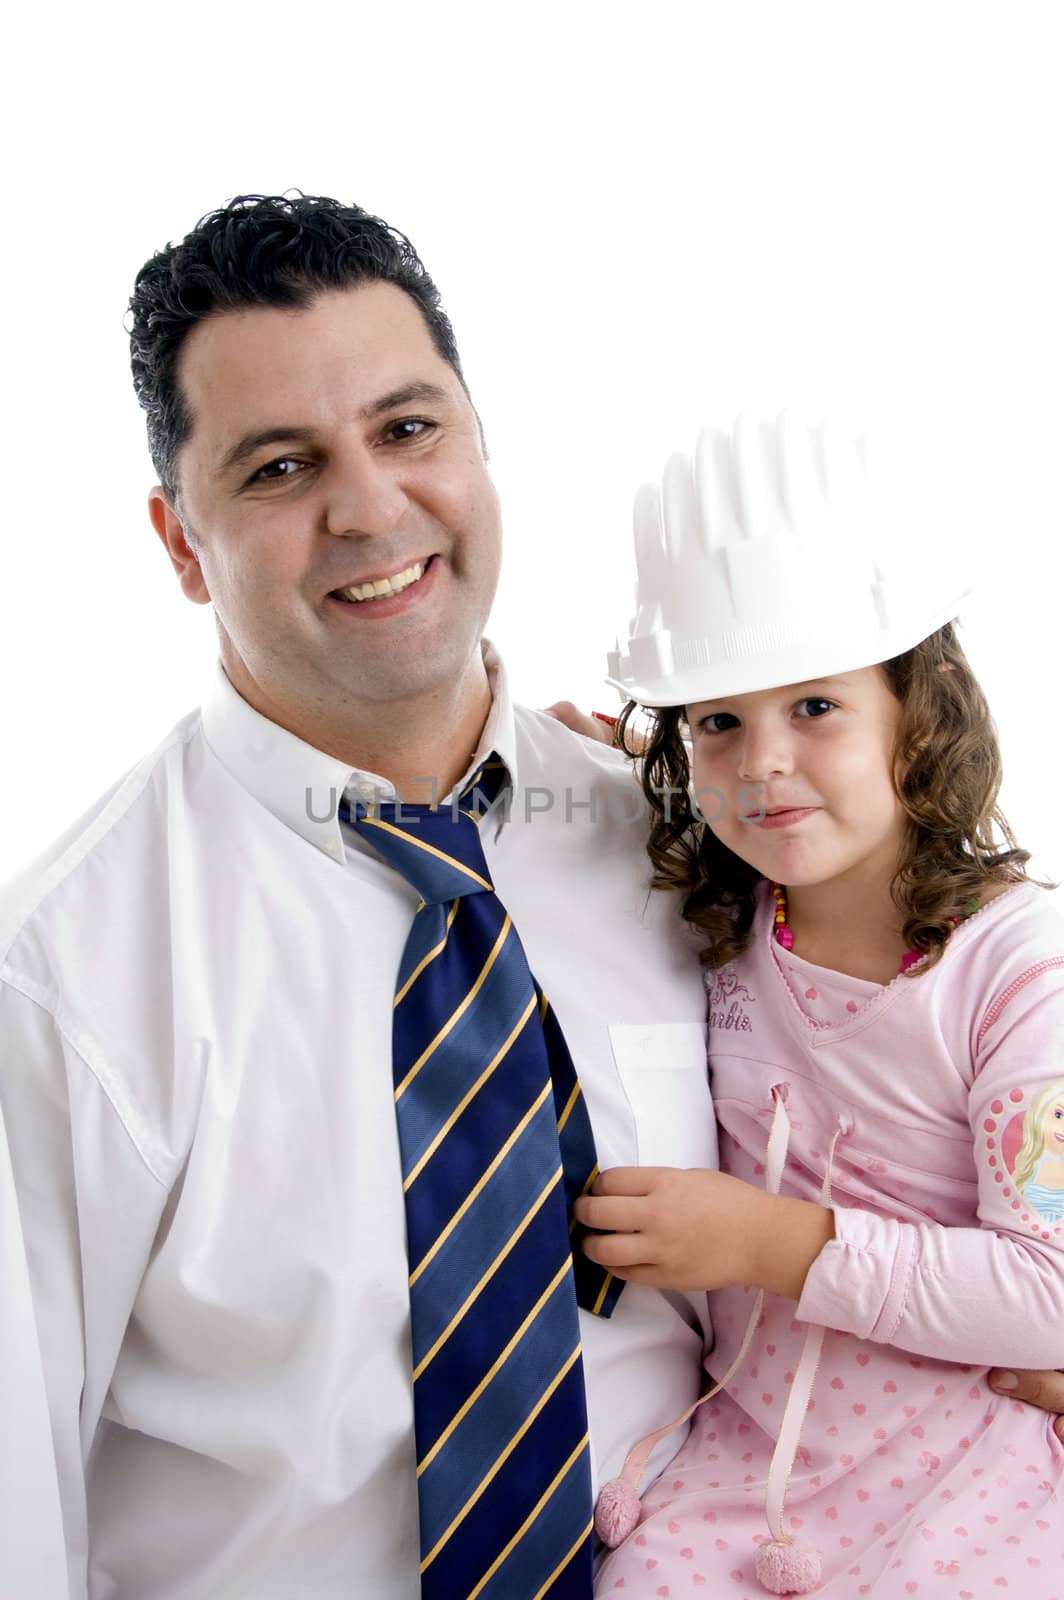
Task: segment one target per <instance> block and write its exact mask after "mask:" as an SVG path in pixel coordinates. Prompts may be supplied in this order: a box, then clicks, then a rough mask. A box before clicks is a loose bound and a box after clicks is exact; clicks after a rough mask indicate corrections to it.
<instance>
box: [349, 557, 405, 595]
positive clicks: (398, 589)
mask: <svg viewBox="0 0 1064 1600" xmlns="http://www.w3.org/2000/svg"><path fill="white" fill-rule="evenodd" d="M424 571H425V563H424V562H423V561H415V562H414V565H413V566H412V567H407V568H405V570H404V571H402V572H397V573H395V574H394V576H393V577H391V578H378V579H377V581H376V583H355V584H352V585H351V587H350V588H349V589H337V591H336V592H337V594H338V595H342V596H343V598H344V599H345V600H379V599H380V598H381V596H382V595H386V594H402V592H403V590H404V589H409V587H410V585H411V584H412V583H416V582H417V580H418V579H419V578H420V577H421V576H422V575H423V574H424Z"/></svg>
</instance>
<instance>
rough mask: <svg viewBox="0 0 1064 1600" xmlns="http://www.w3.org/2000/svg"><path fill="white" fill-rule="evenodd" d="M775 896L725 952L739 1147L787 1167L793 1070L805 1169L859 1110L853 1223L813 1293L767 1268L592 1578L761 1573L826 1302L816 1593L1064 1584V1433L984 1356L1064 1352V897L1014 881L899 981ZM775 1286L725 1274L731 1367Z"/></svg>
mask: <svg viewBox="0 0 1064 1600" xmlns="http://www.w3.org/2000/svg"><path fill="white" fill-rule="evenodd" d="M772 913H773V906H772V901H771V898H770V896H769V894H768V892H767V890H765V891H763V892H762V894H761V897H760V899H759V903H758V908H757V914H756V918H755V922H754V927H753V930H752V934H751V939H750V943H749V946H748V949H747V950H746V951H745V952H744V954H743V955H742V956H741V957H740V958H739V959H738V960H737V961H735V962H733V963H730V964H729V965H727V966H725V967H723V968H721V969H719V970H718V971H716V972H714V973H712V974H710V975H709V978H708V983H707V987H708V990H709V1013H710V1015H709V1022H710V1033H709V1041H710V1042H709V1055H710V1069H711V1081H712V1088H713V1097H714V1103H715V1107H716V1112H717V1118H718V1122H719V1125H720V1135H721V1166H722V1168H723V1169H724V1170H725V1171H727V1172H731V1173H733V1174H735V1175H736V1176H737V1177H740V1178H742V1179H744V1180H746V1181H747V1182H749V1183H752V1184H755V1185H757V1186H759V1187H760V1186H762V1185H763V1184H764V1181H765V1178H764V1158H765V1147H766V1142H767V1138H768V1131H769V1126H770V1124H771V1121H772V1114H773V1093H772V1091H773V1089H774V1088H777V1089H778V1090H779V1091H780V1092H782V1094H783V1095H784V1096H785V1103H786V1109H787V1116H788V1119H789V1122H790V1141H789V1146H788V1154H787V1161H786V1165H785V1169H784V1177H783V1182H782V1190H781V1192H782V1193H784V1194H790V1195H796V1196H799V1197H801V1198H803V1199H807V1200H814V1201H817V1200H819V1199H820V1197H821V1188H822V1184H823V1180H824V1176H825V1172H826V1170H827V1166H828V1162H829V1153H830V1151H831V1145H832V1140H833V1139H835V1136H836V1134H837V1135H838V1137H837V1139H836V1140H835V1152H834V1158H833V1160H832V1161H831V1204H832V1207H833V1210H834V1216H835V1228H836V1238H835V1240H834V1241H833V1242H832V1243H830V1244H829V1245H827V1246H826V1247H825V1248H824V1249H823V1250H822V1251H821V1253H820V1255H819V1256H818V1257H817V1259H816V1261H815V1262H814V1264H813V1266H812V1268H811V1269H810V1271H809V1273H808V1276H807V1278H806V1282H805V1286H804V1290H803V1293H802V1296H801V1299H800V1301H799V1303H798V1305H797V1306H795V1304H794V1302H793V1301H791V1300H787V1299H783V1298H781V1297H778V1296H772V1295H769V1296H766V1299H765V1304H764V1310H763V1314H762V1316H761V1318H760V1320H759V1323H758V1327H757V1331H756V1333H755V1335H754V1339H753V1343H752V1345H751V1348H750V1351H749V1353H748V1355H747V1356H746V1358H745V1360H744V1361H743V1363H742V1364H741V1366H740V1368H739V1370H738V1371H737V1372H736V1374H735V1376H734V1377H733V1378H732V1379H731V1380H730V1381H729V1383H728V1385H727V1389H726V1392H724V1393H722V1394H721V1395H720V1396H719V1397H718V1398H717V1399H716V1400H715V1401H712V1402H710V1403H709V1404H708V1405H706V1406H705V1407H703V1409H702V1410H701V1411H700V1412H699V1413H698V1414H697V1415H696V1419H695V1424H694V1426H693V1428H692V1432H691V1435H690V1438H689V1440H688V1442H687V1444H686V1445H685V1446H684V1448H683V1449H682V1450H681V1452H680V1454H679V1455H678V1456H677V1457H676V1459H675V1461H674V1462H673V1465H672V1467H671V1468H670V1469H669V1470H668V1471H667V1472H666V1473H665V1474H663V1475H662V1477H661V1478H660V1479H659V1480H658V1482H657V1483H655V1484H653V1485H652V1486H651V1488H650V1489H649V1490H648V1492H647V1494H646V1495H645V1497H644V1520H643V1522H642V1523H641V1525H640V1527H639V1529H638V1530H637V1532H636V1534H634V1535H633V1536H632V1537H631V1538H630V1539H629V1540H628V1541H627V1542H626V1543H625V1545H624V1546H622V1547H621V1549H619V1550H617V1551H616V1552H615V1553H614V1554H613V1556H611V1557H610V1559H609V1560H608V1561H607V1562H606V1563H605V1564H604V1566H603V1567H602V1569H601V1571H600V1573H599V1575H598V1580H597V1584H596V1592H597V1593H600V1594H603V1595H607V1594H611V1593H612V1591H613V1589H614V1588H615V1587H618V1586H619V1585H621V1583H622V1580H623V1588H624V1589H625V1590H626V1591H627V1593H628V1595H629V1596H643V1595H646V1596H655V1597H657V1596H665V1595H668V1596H676V1595H681V1594H686V1593H687V1592H688V1591H689V1590H690V1589H691V1588H692V1585H693V1586H695V1587H698V1586H700V1585H702V1584H704V1585H706V1589H705V1592H706V1593H719V1594H727V1595H729V1596H734V1600H763V1596H764V1591H763V1589H762V1588H761V1586H760V1584H759V1583H758V1581H757V1579H756V1576H755V1574H754V1556H755V1555H756V1550H757V1546H758V1544H759V1543H761V1542H763V1541H765V1540H766V1539H767V1538H768V1537H769V1530H768V1525H767V1522H766V1519H765V1511H764V1505H765V1492H766V1483H767V1479H768V1475H769V1467H770V1462H771V1460H772V1454H773V1449H774V1446H775V1442H776V1437H777V1434H778V1432H779V1428H780V1422H781V1419H782V1416H783V1411H784V1407H785V1405H786V1402H787V1398H788V1395H789V1393H790V1392H791V1386H792V1384H793V1383H794V1382H795V1374H796V1372H797V1371H798V1369H799V1364H800V1361H801V1356H802V1351H803V1348H804V1347H805V1343H806V1339H807V1335H808V1333H809V1329H810V1326H811V1325H813V1324H819V1325H822V1326H824V1327H826V1328H827V1329H829V1330H830V1331H829V1332H828V1333H827V1334H826V1336H825V1339H824V1345H823V1350H822V1353H821V1357H820V1362H819V1367H818V1370H817V1375H816V1379H815V1383H814V1386H813V1389H812V1393H811V1398H810V1402H809V1405H808V1408H807V1410H806V1412H805V1415H804V1422H803V1426H802V1432H801V1437H800V1439H799V1442H798V1447H797V1451H796V1453H795V1459H794V1461H793V1463H791V1466H792V1470H791V1471H790V1474H789V1488H788V1496H787V1503H786V1508H785V1523H784V1526H785V1528H786V1530H787V1532H788V1533H790V1534H793V1535H795V1536H800V1537H801V1538H804V1539H808V1540H810V1541H811V1542H812V1543H813V1544H815V1545H816V1546H817V1547H818V1548H819V1549H820V1551H821V1553H822V1557H823V1563H824V1569H823V1585H822V1587H821V1588H820V1589H818V1591H817V1593H818V1595H820V1596H821V1597H823V1600H859V1597H864V1596H871V1597H872V1600H907V1597H908V1596H910V1595H917V1596H919V1595H922V1594H923V1593H924V1592H925V1589H927V1588H928V1587H929V1586H930V1592H934V1593H939V1592H941V1593H943V1594H946V1595H950V1596H954V1595H955V1596H957V1597H958V1600H984V1597H986V1596H989V1595H992V1594H997V1593H998V1592H1000V1591H1002V1590H1004V1589H1006V1588H1010V1587H1015V1588H1017V1589H1018V1591H1019V1592H1020V1593H1022V1594H1023V1595H1024V1600H1064V1505H1062V1504H1061V1501H1062V1500H1064V1447H1062V1446H1061V1444H1060V1441H1059V1440H1058V1439H1057V1438H1056V1436H1055V1435H1054V1434H1053V1432H1052V1427H1051V1419H1050V1418H1047V1417H1046V1416H1045V1415H1044V1414H1043V1413H1041V1412H1038V1411H1036V1410H1034V1409H1033V1408H1031V1407H1029V1406H1022V1405H1018V1404H1017V1403H1015V1402H1013V1401H1010V1400H1009V1399H1007V1398H1006V1397H1002V1396H997V1395H994V1394H993V1393H991V1391H990V1390H989V1389H988V1388H987V1387H986V1384H985V1382H984V1376H985V1368H986V1367H988V1366H990V1365H1002V1366H1005V1365H1008V1366H1027V1367H1057V1366H1060V1365H1062V1364H1064V921H1062V920H1061V918H1060V917H1059V915H1058V914H1057V913H1056V912H1055V910H1054V909H1053V908H1052V906H1051V904H1050V902H1049V900H1048V898H1047V897H1046V896H1045V894H1044V893H1043V892H1042V891H1041V890H1039V889H1038V888H1036V887H1034V886H1032V885H1026V884H1018V885H1014V886H1012V887H1010V888H1009V889H1007V890H1006V891H1005V892H1004V893H1002V894H1000V895H999V896H998V897H997V898H996V899H994V900H992V901H990V902H989V903H988V904H987V905H986V906H984V907H983V909H982V910H980V911H978V912H977V913H976V914H975V915H974V916H972V917H970V918H969V919H968V920H967V921H965V922H963V923H961V924H960V926H959V927H958V928H957V929H956V930H955V931H954V933H953V935H952V937H951V938H950V940H949V943H948V945H947V947H946V950H945V952H944V953H943V956H942V959H941V960H940V961H939V962H938V963H937V964H936V965H935V966H934V967H933V968H930V969H929V970H927V971H926V972H924V973H923V974H922V975H920V976H911V977H909V976H900V977H898V978H896V979H895V980H894V981H893V982H892V983H890V984H888V985H879V984H874V983H869V982H864V981H862V980H859V979H854V978H850V977H847V976H845V975H843V974H839V973H833V972H830V971H827V970H825V969H823V968H820V967H816V966H813V965H812V964H811V963H809V962H807V961H804V960H802V958H801V957H800V956H799V955H797V954H796V953H794V952H787V951H784V950H782V949H781V948H780V946H779V945H777V944H776V943H775V941H774V940H773V938H772ZM753 1298H754V1297H753V1292H752V1291H751V1290H748V1289H744V1288H741V1287H735V1288H728V1289H722V1290H718V1291H715V1292H714V1293H713V1294H712V1295H711V1296H710V1301H711V1308H712V1314H713V1324H714V1328H715V1330H716V1334H717V1344H716V1348H715V1350H714V1352H713V1354H712V1356H711V1358H710V1361H709V1366H710V1370H711V1372H713V1373H714V1374H717V1375H723V1374H724V1372H725V1370H726V1368H727V1367H728V1366H729V1364H730V1363H731V1362H732V1360H733V1358H734V1357H735V1355H736V1353H737V1351H738V1349H739V1345H740V1341H741V1339H742V1335H743V1332H744V1330H745V1328H746V1325H747V1322H748V1319H749V1314H750V1308H751V1306H752V1304H753ZM946 1580H948V1581H946ZM714 1585H716V1587H714Z"/></svg>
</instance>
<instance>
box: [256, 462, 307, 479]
mask: <svg viewBox="0 0 1064 1600" xmlns="http://www.w3.org/2000/svg"><path fill="white" fill-rule="evenodd" d="M302 466H303V463H302V462H301V461H293V460H292V457H291V456H279V457H278V459H277V460H276V461H267V462H266V465H265V466H262V467H259V469H258V471H257V472H253V473H252V474H251V480H250V481H251V482H252V483H276V482H277V481H278V480H279V479H284V478H294V477H295V476H296V474H297V473H298V472H299V471H300V469H301V468H302Z"/></svg>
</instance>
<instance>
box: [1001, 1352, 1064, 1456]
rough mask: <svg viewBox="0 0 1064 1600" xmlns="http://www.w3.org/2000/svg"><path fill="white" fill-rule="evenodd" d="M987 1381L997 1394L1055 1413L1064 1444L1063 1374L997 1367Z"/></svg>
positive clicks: (1057, 1429) (1055, 1423)
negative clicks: (1012, 1370) (1017, 1370)
mask: <svg viewBox="0 0 1064 1600" xmlns="http://www.w3.org/2000/svg"><path fill="white" fill-rule="evenodd" d="M986 1381H987V1383H989V1385H990V1387H991V1388H992V1389H993V1390H994V1392H995V1393H996V1394H1007V1395H1011V1396H1012V1398H1013V1399H1014V1400H1024V1401H1026V1403H1027V1404H1028V1405H1031V1406H1038V1407H1039V1409H1040V1410H1042V1411H1050V1412H1055V1414H1056V1419H1057V1420H1056V1421H1055V1422H1054V1424H1053V1429H1054V1432H1055V1433H1056V1436H1057V1438H1058V1439H1059V1440H1060V1441H1061V1443H1062V1444H1064V1372H1007V1371H1005V1370H1004V1369H1002V1368H1001V1367H995V1368H994V1370H993V1371H992V1372H988V1373H987V1379H986Z"/></svg>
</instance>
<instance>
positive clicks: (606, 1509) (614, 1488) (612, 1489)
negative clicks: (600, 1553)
mask: <svg viewBox="0 0 1064 1600" xmlns="http://www.w3.org/2000/svg"><path fill="white" fill-rule="evenodd" d="M641 1510H642V1507H641V1506H640V1504H639V1496H638V1495H637V1494H636V1492H635V1490H634V1489H633V1488H632V1487H631V1485H630V1484H627V1483H625V1481H624V1479H623V1478H611V1480H610V1482H609V1483H604V1484H603V1486H602V1488H601V1489H600V1490H599V1497H598V1499H597V1500H596V1502H595V1532H596V1533H597V1534H598V1536H599V1538H600V1539H601V1540H602V1542H603V1544H604V1545H608V1546H609V1548H610V1549H611V1550H616V1548H617V1546H618V1545H619V1544H620V1543H621V1541H622V1539H627V1537H628V1535H629V1534H630V1533H631V1531H632V1529H633V1528H634V1527H635V1526H636V1525H637V1523H638V1522H639V1514H640V1512H641Z"/></svg>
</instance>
